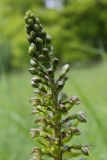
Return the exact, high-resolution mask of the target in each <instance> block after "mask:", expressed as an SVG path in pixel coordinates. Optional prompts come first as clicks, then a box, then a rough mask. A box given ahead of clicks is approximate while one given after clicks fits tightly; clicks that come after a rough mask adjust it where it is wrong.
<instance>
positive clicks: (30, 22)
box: [27, 19, 34, 27]
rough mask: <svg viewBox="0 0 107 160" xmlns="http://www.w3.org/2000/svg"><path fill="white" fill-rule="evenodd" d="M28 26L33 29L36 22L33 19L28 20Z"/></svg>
mask: <svg viewBox="0 0 107 160" xmlns="http://www.w3.org/2000/svg"><path fill="white" fill-rule="evenodd" d="M27 24H29V25H30V26H31V27H33V26H34V22H33V20H32V19H28V20H27Z"/></svg>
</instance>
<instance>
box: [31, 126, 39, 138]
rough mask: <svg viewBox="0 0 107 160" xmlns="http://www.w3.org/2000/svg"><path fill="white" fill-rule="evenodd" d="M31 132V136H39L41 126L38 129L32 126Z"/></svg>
mask: <svg viewBox="0 0 107 160" xmlns="http://www.w3.org/2000/svg"><path fill="white" fill-rule="evenodd" d="M30 134H31V138H35V137H38V136H39V135H40V130H39V128H38V129H35V128H32V129H31V130H30Z"/></svg>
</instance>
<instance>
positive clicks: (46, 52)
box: [42, 48, 49, 56]
mask: <svg viewBox="0 0 107 160" xmlns="http://www.w3.org/2000/svg"><path fill="white" fill-rule="evenodd" d="M42 53H43V55H45V56H47V55H48V53H49V50H48V49H47V48H43V49H42Z"/></svg>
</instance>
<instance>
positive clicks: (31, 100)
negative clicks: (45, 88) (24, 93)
mask: <svg viewBox="0 0 107 160" xmlns="http://www.w3.org/2000/svg"><path fill="white" fill-rule="evenodd" d="M29 102H30V103H31V104H32V106H36V105H40V104H41V101H40V100H39V99H38V98H31V99H30V101H29Z"/></svg>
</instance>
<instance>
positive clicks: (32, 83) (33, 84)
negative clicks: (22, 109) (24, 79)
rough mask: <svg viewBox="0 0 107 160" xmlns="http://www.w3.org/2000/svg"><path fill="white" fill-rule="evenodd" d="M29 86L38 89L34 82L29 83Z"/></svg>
mask: <svg viewBox="0 0 107 160" xmlns="http://www.w3.org/2000/svg"><path fill="white" fill-rule="evenodd" d="M30 84H31V86H32V87H34V88H38V84H36V83H35V82H34V81H31V82H30Z"/></svg>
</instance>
